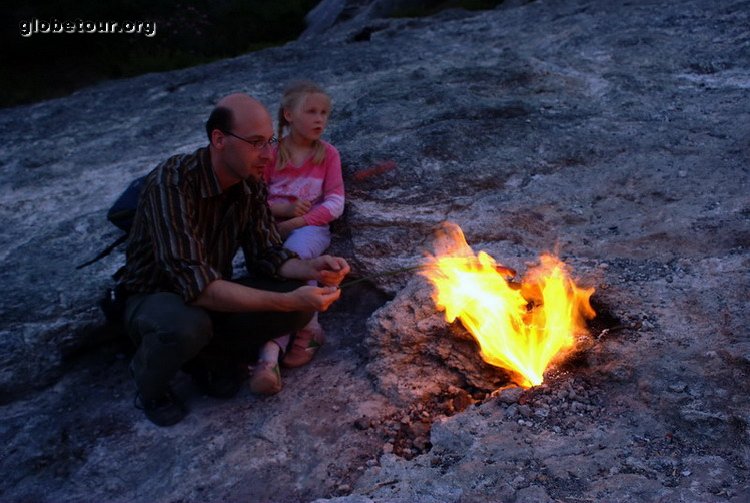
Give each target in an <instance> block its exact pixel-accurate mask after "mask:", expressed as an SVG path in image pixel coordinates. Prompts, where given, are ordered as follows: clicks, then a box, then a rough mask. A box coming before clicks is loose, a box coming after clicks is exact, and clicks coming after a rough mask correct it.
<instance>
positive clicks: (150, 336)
mask: <svg viewBox="0 0 750 503" xmlns="http://www.w3.org/2000/svg"><path fill="white" fill-rule="evenodd" d="M129 332H130V333H131V334H132V335H133V339H134V340H135V341H136V343H141V344H143V343H145V344H148V345H160V346H162V347H169V348H170V349H171V350H172V351H174V352H175V353H176V354H179V355H181V356H183V357H185V358H189V357H191V356H192V355H194V354H195V353H197V352H198V351H200V349H201V348H203V347H204V346H205V345H206V344H208V342H209V341H210V340H211V337H212V333H213V326H212V323H211V318H210V316H209V315H208V313H207V312H206V311H205V310H203V309H201V308H199V307H194V306H188V305H186V304H185V303H184V301H183V299H182V298H181V297H180V296H178V295H175V294H171V293H155V294H150V295H148V296H147V298H146V299H144V300H143V302H142V303H141V305H140V306H138V307H137V309H136V310H135V312H134V313H133V315H132V317H131V318H130V320H129Z"/></svg>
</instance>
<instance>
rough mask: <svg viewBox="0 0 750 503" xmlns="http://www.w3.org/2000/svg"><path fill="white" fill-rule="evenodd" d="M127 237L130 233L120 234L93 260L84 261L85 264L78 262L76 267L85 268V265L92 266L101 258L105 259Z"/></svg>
mask: <svg viewBox="0 0 750 503" xmlns="http://www.w3.org/2000/svg"><path fill="white" fill-rule="evenodd" d="M127 239H128V235H127V234H123V235H122V236H120V237H119V238H117V239H116V240H115V241H114V242H113V243H112V244H110V245H108V246H107V247H106V248H105V249H103V250H102V251H100V252H99V255H97V256H96V257H94V258H92V259H91V260H88V261H86V262H84V263H83V264H78V265H77V266H76V269H83V268H84V267H88V266H90V265H91V264H93V263H94V262H98V261H100V260H101V259H103V258H104V257H106V256H107V255H109V254H110V253H112V250H114V249H115V248H117V247H118V246H120V245H121V244H122V243H124V242H125V241H126V240H127Z"/></svg>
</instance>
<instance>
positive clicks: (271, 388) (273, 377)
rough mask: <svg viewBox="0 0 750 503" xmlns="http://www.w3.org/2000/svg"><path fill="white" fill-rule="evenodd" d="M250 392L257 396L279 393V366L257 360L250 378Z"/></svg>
mask: <svg viewBox="0 0 750 503" xmlns="http://www.w3.org/2000/svg"><path fill="white" fill-rule="evenodd" d="M250 391H252V392H253V393H257V394H259V395H275V394H276V393H278V392H279V391H281V371H280V370H279V364H278V363H275V362H267V361H264V360H259V361H258V363H257V365H255V368H254V369H253V373H252V375H251V376H250Z"/></svg>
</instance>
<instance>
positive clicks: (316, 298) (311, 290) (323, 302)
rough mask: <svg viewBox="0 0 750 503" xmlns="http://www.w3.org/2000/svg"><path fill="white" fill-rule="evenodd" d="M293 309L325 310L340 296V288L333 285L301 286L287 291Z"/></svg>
mask: <svg viewBox="0 0 750 503" xmlns="http://www.w3.org/2000/svg"><path fill="white" fill-rule="evenodd" d="M287 295H289V297H290V299H291V301H292V307H293V309H292V310H293V311H325V310H326V309H328V308H329V307H330V306H331V304H333V303H334V302H335V301H336V300H338V298H339V297H340V296H341V290H339V289H338V288H336V287H333V286H326V287H323V288H319V287H317V286H309V285H308V286H301V287H299V288H297V289H296V290H294V291H292V292H289V293H288V294H287Z"/></svg>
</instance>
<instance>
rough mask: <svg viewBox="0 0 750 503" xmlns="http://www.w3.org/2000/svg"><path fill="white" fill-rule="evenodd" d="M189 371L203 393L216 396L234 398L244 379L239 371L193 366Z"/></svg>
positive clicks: (194, 382)
mask: <svg viewBox="0 0 750 503" xmlns="http://www.w3.org/2000/svg"><path fill="white" fill-rule="evenodd" d="M188 373H189V374H190V377H192V378H193V384H195V386H196V387H197V388H198V389H199V390H200V391H201V393H203V394H204V395H208V396H210V397H214V398H232V397H233V396H234V395H236V394H237V392H238V391H239V390H240V388H241V387H242V381H243V380H244V376H243V375H242V374H240V373H239V372H228V371H227V372H217V371H214V370H211V369H208V368H205V367H197V368H193V369H191V370H190V371H189V372H188Z"/></svg>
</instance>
